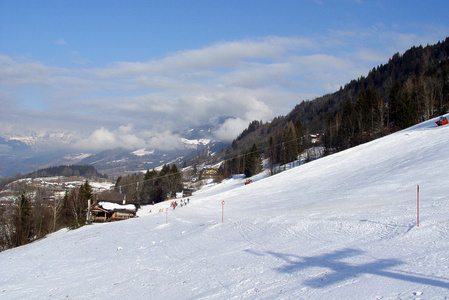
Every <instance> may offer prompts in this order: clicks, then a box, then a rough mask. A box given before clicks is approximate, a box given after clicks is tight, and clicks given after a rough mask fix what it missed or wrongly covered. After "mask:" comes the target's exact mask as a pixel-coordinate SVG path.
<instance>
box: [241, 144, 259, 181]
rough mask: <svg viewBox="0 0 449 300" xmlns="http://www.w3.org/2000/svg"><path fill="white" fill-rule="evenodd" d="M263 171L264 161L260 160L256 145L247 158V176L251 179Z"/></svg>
mask: <svg viewBox="0 0 449 300" xmlns="http://www.w3.org/2000/svg"><path fill="white" fill-rule="evenodd" d="M261 170H262V159H261V158H260V153H259V149H258V148H257V145H256V143H254V144H253V145H252V147H251V148H250V149H249V151H248V152H247V154H246V156H245V172H244V173H245V175H246V177H251V176H254V175H256V174H258V173H259V172H260V171H261Z"/></svg>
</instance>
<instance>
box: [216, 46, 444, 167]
mask: <svg viewBox="0 0 449 300" xmlns="http://www.w3.org/2000/svg"><path fill="white" fill-rule="evenodd" d="M448 58H449V38H446V39H445V40H444V41H442V42H439V43H437V44H435V45H427V46H425V47H423V46H417V47H412V48H410V49H409V50H407V51H405V52H404V53H402V54H400V53H396V54H394V55H393V56H392V57H391V59H390V60H389V61H388V62H386V63H385V64H383V65H379V66H377V67H373V69H372V70H371V71H370V72H369V73H368V74H367V76H366V77H364V76H361V77H359V78H358V79H354V80H352V81H351V82H349V83H347V84H346V85H345V86H344V87H341V88H340V90H339V91H336V92H335V93H332V94H328V95H323V96H321V97H318V98H316V99H313V100H311V101H301V102H300V103H299V104H298V105H296V106H295V108H294V109H293V110H292V111H290V112H289V113H287V114H286V115H285V116H278V117H276V118H275V119H274V120H272V121H271V122H268V123H261V122H258V121H255V122H253V123H251V124H250V125H249V127H248V128H247V129H246V130H245V131H243V132H242V134H241V135H240V136H239V137H237V138H236V139H235V140H234V143H233V145H232V147H229V148H227V149H226V151H225V153H224V156H225V157H226V158H230V157H232V156H233V155H240V154H243V153H244V152H245V151H247V150H248V149H249V148H250V147H251V145H252V144H253V143H257V144H258V147H259V149H266V148H267V147H268V141H269V138H270V137H274V138H275V140H276V142H277V143H278V144H281V143H285V142H286V140H285V137H283V136H282V135H285V131H286V130H287V128H288V126H289V123H293V124H295V126H296V131H297V132H296V133H297V135H298V139H300V137H301V136H304V135H306V136H307V135H309V134H317V133H321V134H324V140H323V145H324V146H325V147H326V152H327V153H335V152H338V151H341V150H345V149H348V148H350V147H353V146H356V145H359V144H362V143H365V142H368V141H371V140H374V139H376V138H379V137H381V136H384V135H385V134H389V133H391V132H395V131H397V130H401V129H403V128H407V127H409V126H412V125H414V124H417V123H418V120H419V121H421V122H422V121H425V120H429V119H431V118H434V117H436V116H438V115H441V114H445V113H447V112H448V110H449V80H448V79H449V60H448ZM298 102H299V101H298ZM255 125H256V126H255ZM302 150H303V149H302Z"/></svg>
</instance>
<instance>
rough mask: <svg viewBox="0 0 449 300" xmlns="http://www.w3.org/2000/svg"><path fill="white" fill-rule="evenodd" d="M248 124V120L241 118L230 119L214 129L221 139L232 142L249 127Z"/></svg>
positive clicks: (217, 136) (216, 135)
mask: <svg viewBox="0 0 449 300" xmlns="http://www.w3.org/2000/svg"><path fill="white" fill-rule="evenodd" d="M248 124H249V122H248V120H242V119H240V118H232V119H228V120H226V121H225V123H224V124H223V125H222V126H221V127H220V128H218V129H217V130H216V131H214V135H215V137H216V138H217V139H219V140H222V141H228V142H230V141H232V140H234V139H235V138H237V136H238V135H239V134H240V133H242V131H243V130H244V129H245V128H247V127H248Z"/></svg>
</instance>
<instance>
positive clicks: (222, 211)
mask: <svg viewBox="0 0 449 300" xmlns="http://www.w3.org/2000/svg"><path fill="white" fill-rule="evenodd" d="M224 205H225V201H224V200H223V201H222V202H221V223H223V216H224Z"/></svg>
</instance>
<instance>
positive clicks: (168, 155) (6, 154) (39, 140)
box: [0, 117, 229, 176]
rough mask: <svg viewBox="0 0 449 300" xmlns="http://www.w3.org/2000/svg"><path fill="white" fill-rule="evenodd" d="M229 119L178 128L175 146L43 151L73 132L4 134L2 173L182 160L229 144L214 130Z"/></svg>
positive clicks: (140, 166)
mask: <svg viewBox="0 0 449 300" xmlns="http://www.w3.org/2000/svg"><path fill="white" fill-rule="evenodd" d="M227 119H228V117H222V118H213V119H211V122H210V123H209V124H206V125H203V126H198V127H195V128H189V129H187V130H183V131H178V132H174V133H173V134H174V135H176V136H179V139H180V144H182V145H183V146H182V147H177V148H176V149H175V150H158V149H147V148H140V149H124V148H116V149H112V150H105V151H99V152H96V153H82V152H81V153H80V152H76V151H73V150H58V151H49V150H46V151H40V150H39V149H38V147H37V145H39V144H49V143H51V142H52V141H56V140H57V141H58V144H61V143H62V144H63V143H65V142H66V141H68V140H69V139H70V135H64V133H46V134H44V133H43V134H37V133H31V134H30V135H29V136H11V137H8V138H1V137H0V176H10V175H13V174H16V173H22V174H24V173H28V172H31V171H34V170H36V168H47V167H52V166H57V165H72V164H88V165H93V166H95V167H96V168H97V169H98V171H99V172H101V173H104V174H107V175H111V176H116V175H121V174H123V173H124V172H130V171H142V170H147V169H152V168H155V167H158V166H161V165H163V164H166V163H171V164H172V163H177V164H181V163H183V162H184V161H185V160H186V159H189V158H192V157H194V156H196V155H200V154H202V153H203V152H205V151H206V149H207V148H209V149H210V151H211V152H215V151H220V150H221V149H222V148H223V147H225V146H227V145H228V144H229V143H228V142H222V141H219V140H217V138H216V137H215V136H214V135H213V132H214V130H216V129H217V128H219V126H221V125H222V124H223V123H224V122H225V121H226V120H227Z"/></svg>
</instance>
